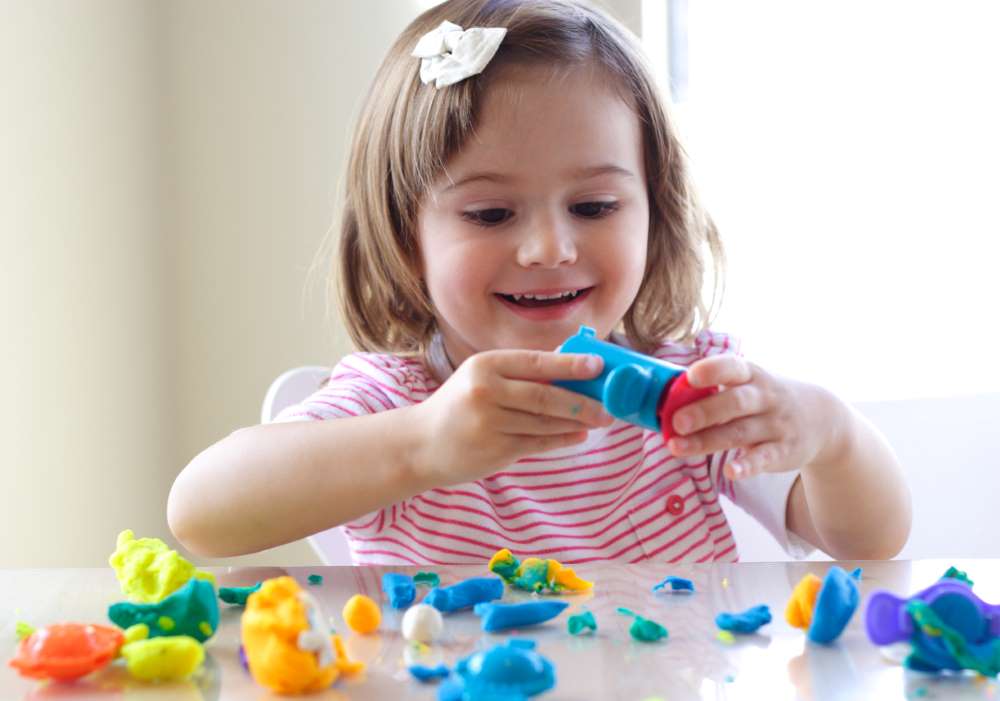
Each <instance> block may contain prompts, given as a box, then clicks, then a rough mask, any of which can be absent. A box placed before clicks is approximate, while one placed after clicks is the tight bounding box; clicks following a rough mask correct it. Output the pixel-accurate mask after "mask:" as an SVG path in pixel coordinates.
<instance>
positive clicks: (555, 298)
mask: <svg viewBox="0 0 1000 701" xmlns="http://www.w3.org/2000/svg"><path fill="white" fill-rule="evenodd" d="M592 289H594V288H593V287H584V288H581V289H579V290H572V291H567V292H563V293H561V294H556V295H522V294H509V295H506V294H502V293H499V292H498V293H496V296H497V297H500V298H501V299H504V300H506V301H507V302H510V303H511V304H516V305H517V306H519V307H527V308H529V309H530V308H536V307H557V306H559V305H561V304H568V303H569V302H572V301H573V300H575V299H577V298H578V297H580V295H582V294H584V293H586V292H589V291H590V290H592Z"/></svg>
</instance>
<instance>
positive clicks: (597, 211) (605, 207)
mask: <svg viewBox="0 0 1000 701" xmlns="http://www.w3.org/2000/svg"><path fill="white" fill-rule="evenodd" d="M616 209H618V203H617V202H581V203H580V204H575V205H573V206H572V207H570V208H569V211H571V212H572V213H573V214H575V215H577V216H579V217H584V218H585V219H600V218H601V217H606V216H607V215H609V214H611V213H612V212H614V211H615V210H616Z"/></svg>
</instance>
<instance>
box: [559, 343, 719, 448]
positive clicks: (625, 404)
mask: <svg viewBox="0 0 1000 701" xmlns="http://www.w3.org/2000/svg"><path fill="white" fill-rule="evenodd" d="M559 352H560V353H587V354H590V355H599V356H601V357H602V358H604V369H603V370H602V371H601V374H600V375H599V376H597V377H596V378H594V379H592V380H557V381H555V382H554V383H553V384H556V385H558V386H560V387H565V388H566V389H568V390H572V391H573V392H579V393H580V394H585V395H586V396H588V397H590V398H591V399H596V400H597V401H599V402H601V404H603V405H604V408H605V409H606V410H607V412H608V413H609V414H611V415H612V416H614V417H617V418H619V419H622V420H623V421H628V422H629V423H633V424H637V425H639V426H643V427H645V428H648V429H651V430H653V431H660V432H661V433H663V437H664V439H665V440H670V437H671V436H672V435H673V427H672V425H671V422H672V420H673V416H674V412H675V411H677V410H678V409H680V408H681V407H682V406H685V405H687V404H690V403H691V402H694V401H697V400H698V399H701V398H702V397H707V396H708V395H710V394H714V393H715V392H716V391H717V388H715V387H692V386H691V385H690V384H689V383H688V380H687V369H686V368H684V367H683V366H680V365H674V364H673V363H668V362H666V361H665V360H659V359H657V358H652V357H650V356H648V355H643V354H642V353H637V352H636V351H634V350H630V349H628V348H622V347H621V346H616V345H615V344H613V343H608V342H607V341H601V340H599V339H598V338H597V337H596V334H595V332H594V329H592V328H590V327H589V326H581V327H580V330H579V331H578V332H577V333H576V335H574V336H570V337H569V338H568V339H566V342H565V343H563V344H562V345H561V346H560V347H559Z"/></svg>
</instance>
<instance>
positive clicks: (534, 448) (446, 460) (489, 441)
mask: <svg viewBox="0 0 1000 701" xmlns="http://www.w3.org/2000/svg"><path fill="white" fill-rule="evenodd" d="M603 366H604V361H603V359H602V358H601V357H600V356H596V355H584V354H576V353H554V352H545V351H533V350H494V351H485V352H483V353H477V354H476V355H473V356H470V357H469V358H468V359H467V360H466V361H465V362H463V363H462V364H461V365H460V366H459V368H458V369H457V370H456V371H455V373H454V374H453V375H452V376H451V377H449V378H448V380H447V381H446V382H445V383H444V384H443V385H442V386H441V387H440V388H439V389H438V390H437V391H436V392H435V393H434V394H433V395H431V397H430V398H429V399H427V400H425V401H424V402H422V403H420V404H418V405H416V406H414V407H412V410H411V411H412V413H411V416H412V417H413V421H414V424H413V426H412V428H414V429H415V430H416V432H417V434H416V435H417V436H418V437H419V438H418V439H417V449H416V450H415V454H414V455H413V456H412V458H413V465H414V468H415V470H416V472H417V476H418V479H419V480H420V481H421V482H422V483H424V484H428V485H432V486H447V485H452V484H459V483H461V482H471V481H473V480H477V479H480V478H482V477H486V476H487V475H490V474H492V473H494V472H496V471H497V470H499V469H500V468H502V467H505V466H507V465H510V464H511V463H514V462H516V461H517V460H518V459H520V458H522V457H525V456H527V455H533V454H536V453H543V452H546V451H549V450H555V449H557V448H565V447H567V446H571V445H575V444H577V443H582V442H583V441H584V440H586V438H587V431H588V430H589V429H592V428H598V427H601V426H610V425H611V423H612V422H613V421H614V419H613V417H611V416H610V415H609V414H607V413H606V412H605V411H604V407H603V406H601V403H600V402H597V401H595V400H593V399H591V398H589V397H586V396H584V395H582V394H577V393H575V392H570V391H569V390H567V389H563V388H562V387H556V386H555V385H552V384H550V382H551V381H552V380H589V379H592V378H594V377H597V376H598V375H599V374H600V373H601V369H602V368H603Z"/></svg>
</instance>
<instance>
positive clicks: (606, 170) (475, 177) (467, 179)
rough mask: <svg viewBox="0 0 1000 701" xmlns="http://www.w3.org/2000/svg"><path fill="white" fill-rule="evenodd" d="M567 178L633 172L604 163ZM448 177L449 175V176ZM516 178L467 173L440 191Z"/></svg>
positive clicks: (581, 170) (571, 173)
mask: <svg viewBox="0 0 1000 701" xmlns="http://www.w3.org/2000/svg"><path fill="white" fill-rule="evenodd" d="M566 175H567V176H568V178H570V179H575V180H587V179H588V178H596V177H597V176H599V175H617V176H619V177H623V178H634V177H635V173H633V172H632V171H630V170H629V169H627V168H622V167H621V166H618V165H615V164H613V163H606V164H602V165H597V166H586V167H584V168H577V169H575V170H572V171H569V172H568V173H567V174H566ZM449 178H450V176H449ZM516 179H517V178H515V177H513V176H510V175H506V174H504V173H495V172H482V173H469V174H468V175H466V176H464V177H461V178H459V179H458V180H452V181H451V183H450V184H449V185H448V186H447V187H446V188H444V189H443V190H442V191H441V192H442V193H445V192H451V191H452V190H457V189H458V188H460V187H464V186H466V185H469V184H471V183H474V182H480V181H484V182H491V183H498V184H501V185H502V184H504V183H509V182H512V181H514V180H516Z"/></svg>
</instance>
